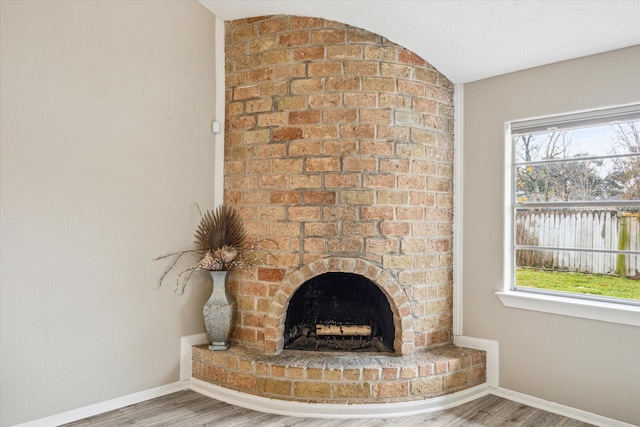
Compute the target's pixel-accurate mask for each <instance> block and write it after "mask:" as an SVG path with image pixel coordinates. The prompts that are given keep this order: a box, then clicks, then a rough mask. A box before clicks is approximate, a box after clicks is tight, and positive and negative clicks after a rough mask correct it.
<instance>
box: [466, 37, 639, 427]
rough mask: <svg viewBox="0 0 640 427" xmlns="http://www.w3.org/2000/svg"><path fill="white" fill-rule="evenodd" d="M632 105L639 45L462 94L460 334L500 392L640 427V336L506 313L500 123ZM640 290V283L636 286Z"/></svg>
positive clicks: (618, 328)
mask: <svg viewBox="0 0 640 427" xmlns="http://www.w3.org/2000/svg"><path fill="white" fill-rule="evenodd" d="M638 101H640V46H636V47H632V48H628V49H623V50H619V51H614V52H609V53H606V54H602V55H596V56H591V57H586V58H581V59H577V60H573V61H567V62H561V63H557V64H553V65H548V66H544V67H539V68H534V69H530V70H526V71H522V72H518V73H513V74H508V75H504V76H499V77H495V78H491V79H487V80H482V81H478V82H474V83H470V84H465V85H464V135H465V141H464V159H465V160H464V193H463V194H464V196H463V197H464V203H463V210H464V211H463V215H464V225H463V227H464V237H463V238H464V257H463V264H464V265H463V268H464V270H463V275H464V284H463V286H464V296H463V298H464V313H463V316H464V335H467V336H472V337H479V338H487V339H493V340H497V341H499V343H500V386H501V387H504V388H506V389H510V390H514V391H517V392H521V393H525V394H528V395H531V396H535V397H538V398H542V399H546V400H549V401H553V402H558V403H561V404H563V405H568V406H571V407H574V408H578V409H582V410H585V411H589V412H592V413H596V414H600V415H603V416H606V417H610V418H614V419H618V420H622V421H626V422H628V423H632V424H638V425H640V407H639V405H638V402H640V328H638V327H632V326H625V325H619V324H613V323H606V322H599V321H593V320H586V319H579V318H573V317H566V316H559V315H553V314H545V313H540V312H534V311H526V310H519V309H512V308H506V307H504V306H503V305H502V304H501V303H500V301H499V300H498V298H497V297H496V296H495V295H494V292H495V291H497V290H501V289H502V286H503V283H502V271H503V260H502V253H503V231H502V227H503V225H502V221H503V212H502V206H503V194H502V189H503V165H504V163H503V162H504V145H503V144H504V136H503V132H504V131H503V129H504V122H505V121H509V120H513V119H520V118H528V117H533V116H539V115H547V114H554V113H563V112H571V111H575V110H582V109H588V108H595V107H603V106H609V105H617V104H626V103H631V102H638ZM639 286H640V284H639Z"/></svg>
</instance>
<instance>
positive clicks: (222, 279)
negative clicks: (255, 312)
mask: <svg viewBox="0 0 640 427" xmlns="http://www.w3.org/2000/svg"><path fill="white" fill-rule="evenodd" d="M209 273H210V274H211V279H212V280H213V292H211V296H210V297H209V300H208V301H207V302H206V303H205V304H204V307H203V309H202V314H203V315H204V329H205V332H206V333H207V339H208V340H209V342H210V343H211V344H210V345H209V350H227V349H228V348H229V346H230V343H229V337H230V336H231V332H232V331H233V326H234V325H235V320H236V299H235V298H234V297H233V295H231V294H230V293H229V291H228V290H227V279H228V277H229V272H228V271H209Z"/></svg>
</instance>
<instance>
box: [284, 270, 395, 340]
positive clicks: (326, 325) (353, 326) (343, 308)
mask: <svg viewBox="0 0 640 427" xmlns="http://www.w3.org/2000/svg"><path fill="white" fill-rule="evenodd" d="M394 336H395V328H394V325H393V313H392V311H391V307H390V305H389V302H388V300H387V298H386V297H385V295H384V293H383V292H382V290H381V289H380V288H379V287H378V286H377V285H376V284H375V283H373V282H372V281H371V280H369V279H367V278H366V277H364V276H361V275H358V274H353V273H340V272H330V273H324V274H321V275H318V276H315V277H313V278H311V279H309V280H308V281H306V282H305V283H303V284H302V286H300V288H298V290H297V291H296V292H295V293H294V294H293V296H292V297H291V300H290V301H289V307H288V309H287V317H286V321H285V335H284V345H285V348H290V349H300V350H317V351H336V350H337V351H374V352H376V351H378V352H393V341H394Z"/></svg>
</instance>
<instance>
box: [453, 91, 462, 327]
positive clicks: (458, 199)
mask: <svg viewBox="0 0 640 427" xmlns="http://www.w3.org/2000/svg"><path fill="white" fill-rule="evenodd" d="M453 105H454V107H455V108H454V130H453V132H454V141H453V335H454V336H458V335H462V314H463V307H462V288H463V286H462V283H463V282H462V279H463V277H462V270H463V269H462V248H463V238H462V231H463V224H462V218H463V217H462V212H463V201H462V190H463V171H464V157H463V145H464V134H463V117H464V111H463V108H464V85H462V84H456V85H454V87H453Z"/></svg>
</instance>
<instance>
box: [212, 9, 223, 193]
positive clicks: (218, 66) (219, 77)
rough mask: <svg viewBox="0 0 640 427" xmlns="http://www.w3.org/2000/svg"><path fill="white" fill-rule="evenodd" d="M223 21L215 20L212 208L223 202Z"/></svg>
mask: <svg viewBox="0 0 640 427" xmlns="http://www.w3.org/2000/svg"><path fill="white" fill-rule="evenodd" d="M224 32H225V31H224V21H223V20H222V19H220V17H218V16H216V20H215V40H214V50H215V52H214V55H215V69H214V75H215V94H214V96H215V111H216V116H217V119H215V120H214V121H216V122H218V123H220V131H219V132H218V133H214V135H213V144H214V151H213V174H214V175H213V206H219V205H221V204H222V203H223V202H224V119H225V105H224V104H225V81H224V80H225V75H224V62H225V59H224Z"/></svg>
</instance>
